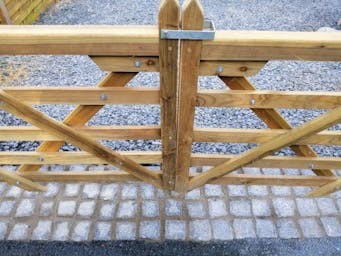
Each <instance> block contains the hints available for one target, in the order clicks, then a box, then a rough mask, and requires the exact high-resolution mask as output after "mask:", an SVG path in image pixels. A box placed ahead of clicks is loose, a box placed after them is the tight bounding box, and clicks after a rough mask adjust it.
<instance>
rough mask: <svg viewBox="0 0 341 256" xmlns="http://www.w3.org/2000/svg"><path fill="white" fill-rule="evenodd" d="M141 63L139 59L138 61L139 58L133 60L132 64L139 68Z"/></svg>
mask: <svg viewBox="0 0 341 256" xmlns="http://www.w3.org/2000/svg"><path fill="white" fill-rule="evenodd" d="M141 65H142V63H141V61H139V60H135V61H134V66H135V68H140V67H141Z"/></svg>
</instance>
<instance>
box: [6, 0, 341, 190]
mask: <svg viewBox="0 0 341 256" xmlns="http://www.w3.org/2000/svg"><path fill="white" fill-rule="evenodd" d="M180 13H181V19H180ZM203 24H204V13H203V8H202V6H201V3H200V1H199V0H186V1H185V3H184V5H183V8H182V11H181V12H180V6H179V4H178V1H177V0H163V1H161V4H160V10H159V27H158V34H155V30H153V29H152V28H150V27H140V28H139V27H136V28H135V27H130V28H129V27H128V29H127V28H123V27H117V28H115V29H113V30H109V29H108V27H106V28H104V27H93V28H91V27H88V28H77V29H78V33H79V34H77V33H75V31H76V30H77V29H75V28H70V29H69V28H67V27H58V26H57V27H55V26H50V27H48V29H46V26H45V27H39V26H38V27H35V28H34V27H30V26H25V30H24V29H23V27H21V26H16V27H14V26H8V27H3V28H0V32H3V33H0V54H86V55H89V56H90V58H91V59H92V60H93V61H94V62H95V63H96V64H97V65H98V66H99V67H100V68H101V69H102V70H107V71H109V72H110V73H109V74H108V75H107V76H106V77H105V78H104V79H103V80H102V81H101V82H100V83H99V84H98V86H97V88H93V89H84V88H83V89H74V91H72V89H70V90H67V91H68V93H70V95H73V96H76V95H77V97H73V96H72V97H68V96H66V95H65V97H61V96H60V95H61V94H62V93H63V92H62V89H63V88H60V89H56V91H55V92H54V94H53V89H51V88H35V89H32V88H28V89H27V88H24V89H17V88H14V89H13V88H4V89H1V90H0V103H1V104H0V108H2V109H4V110H6V111H7V112H9V113H12V114H14V115H16V116H18V117H20V118H22V119H23V120H25V121H27V122H29V123H31V124H33V125H35V126H36V127H38V128H40V130H39V129H37V128H34V129H32V128H22V127H21V128H20V127H19V128H17V130H16V131H14V130H15V129H13V128H12V129H9V128H8V127H7V130H6V127H5V128H0V138H1V136H3V137H6V135H8V136H9V137H11V136H12V137H14V138H21V137H25V136H28V137H29V136H30V134H31V135H32V137H34V136H36V137H37V136H39V135H44V136H45V137H48V138H49V140H47V141H45V142H43V143H42V144H41V145H40V146H39V148H38V149H37V151H36V153H29V152H26V153H25V154H20V153H14V154H11V153H0V164H1V162H2V161H3V162H6V161H7V163H10V162H11V161H12V162H14V163H18V162H20V163H22V165H21V166H20V167H19V168H18V170H17V171H16V172H10V171H6V170H0V177H1V178H2V179H3V180H4V181H6V182H8V183H9V184H13V185H15V186H19V187H21V188H24V189H27V190H33V191H45V190H46V187H44V186H41V185H40V184H38V183H37V182H47V181H58V182H86V181H92V182H95V181H98V182H113V181H129V180H134V181H135V180H142V181H144V182H147V183H150V184H153V185H155V186H156V187H159V188H163V189H166V190H175V191H177V192H180V193H184V192H186V191H188V190H191V189H194V188H196V187H198V186H201V185H204V184H207V183H213V184H247V185H249V184H252V185H288V186H297V185H302V186H318V187H319V188H318V189H316V190H315V191H312V192H311V193H310V194H309V195H311V196H322V195H326V194H328V193H331V192H333V191H335V190H337V189H340V186H341V178H339V177H337V176H336V175H335V173H334V172H333V171H331V170H330V168H329V166H332V167H334V166H337V167H338V166H339V165H340V164H341V158H336V160H335V159H332V158H327V159H323V158H321V157H318V156H317V154H316V153H315V152H314V151H313V149H312V148H311V147H310V146H308V144H309V143H311V142H314V143H319V144H323V145H329V144H331V143H339V144H341V139H340V138H341V133H340V132H338V131H336V132H321V131H322V130H324V129H326V128H329V127H331V126H332V125H334V124H337V123H339V122H340V121H341V93H336V92H335V93H323V92H302V93H299V92H283V93H280V92H272V91H270V92H269V91H266V92H264V91H257V90H256V87H255V86H254V85H252V84H251V82H250V81H249V80H247V78H246V76H248V75H254V74H256V73H257V72H258V71H259V70H260V69H261V68H262V67H263V66H264V65H265V64H266V62H267V61H268V60H271V59H273V58H274V57H276V58H275V59H304V60H339V61H340V60H341V36H340V35H338V34H336V33H330V36H329V37H328V36H326V35H329V34H326V33H324V38H321V39H320V38H318V37H317V36H314V35H313V34H311V33H304V32H303V33H297V36H296V35H295V37H294V38H291V37H290V36H289V35H291V36H293V35H294V33H290V32H262V33H261V35H263V36H264V37H265V38H266V36H268V37H270V39H269V40H268V41H266V39H264V40H263V41H262V37H261V36H259V33H258V32H249V33H248V34H243V33H240V34H239V33H238V31H217V36H219V37H218V38H216V39H215V40H213V41H210V42H206V41H205V42H203V41H200V40H199V41H198V40H170V39H161V38H160V31H161V30H162V29H179V28H181V29H183V30H202V28H203ZM39 28H40V29H41V31H38V30H37V29H39ZM66 28H67V29H66ZM11 29H12V30H11ZM97 30H100V31H101V32H102V34H99V32H98V31H97ZM30 33H31V34H30ZM226 33H228V35H229V36H226ZM27 35H29V36H27ZM272 35H273V36H274V38H273V39H272V38H271V36H272ZM275 35H276V36H275ZM257 36H258V37H257ZM326 37H327V39H326ZM2 38H4V39H6V40H7V41H1V40H2ZM230 38H232V39H230ZM317 38H318V39H317ZM65 40H68V42H69V43H68V45H66V44H65V42H66V41H65ZM264 41H266V42H264ZM77 44H78V45H79V46H81V47H80V48H79V49H76V47H75V45H77ZM8 46H11V47H10V48H8ZM132 56H133V57H132ZM142 71H159V72H160V90H159V91H157V90H153V89H151V90H148V89H135V88H134V89H131V88H123V87H124V86H125V85H126V84H127V83H128V82H129V81H130V80H132V79H133V78H134V76H135V75H136V74H137V73H138V72H142ZM199 75H216V76H219V77H220V78H221V80H222V81H223V82H224V83H225V84H226V86H227V87H229V88H230V89H231V90H229V91H223V92H221V91H198V88H197V84H198V77H199ZM57 94H60V95H59V96H58V95H57ZM90 94H91V95H90ZM118 94H120V95H123V96H122V97H121V98H120V97H116V98H113V97H112V96H113V95H118ZM80 95H82V96H80ZM137 95H142V96H141V98H137ZM96 97H97V98H96ZM228 97H229V99H230V100H226V98H228ZM30 101H31V103H46V102H49V103H51V102H53V103H63V102H64V101H65V102H70V101H72V102H80V103H79V104H80V105H79V106H78V107H77V108H75V109H74V110H73V111H72V112H71V113H70V114H69V116H68V117H67V118H66V119H65V120H64V121H63V122H57V121H55V120H53V119H52V118H50V117H48V116H46V115H44V114H42V113H41V112H39V111H37V110H35V109H34V108H33V107H31V106H30V105H29V103H30ZM122 102H123V103H136V102H139V103H142V104H143V103H150V104H153V103H155V102H159V103H160V106H161V127H158V126H153V127H152V126H149V127H141V128H139V127H123V128H117V127H116V128H115V127H95V128H91V127H87V126H86V123H87V122H88V121H89V120H90V119H91V118H92V117H93V116H94V115H95V114H96V113H98V111H100V110H101V109H102V108H103V106H104V105H105V104H110V103H115V104H116V103H117V104H120V103H122ZM196 106H206V107H210V106H224V107H226V106H237V107H246V108H249V109H251V110H252V111H253V112H254V113H255V114H256V115H257V116H258V117H259V118H260V119H261V120H263V121H264V122H265V123H266V124H267V125H268V127H269V128H270V130H262V131H260V132H261V133H262V134H260V135H259V134H258V135H257V133H259V131H244V130H242V129H235V130H232V129H230V130H229V129H221V130H214V129H198V128H194V114H195V107H196ZM274 106H275V107H281V106H288V107H292V108H295V107H303V108H311V107H317V108H328V109H333V110H331V111H329V112H327V113H325V114H323V115H321V116H320V117H318V118H316V119H314V120H312V121H309V122H307V123H305V124H303V125H302V126H299V127H296V128H293V127H291V126H290V124H289V123H288V122H287V121H286V120H285V119H284V118H283V117H282V116H281V115H280V113H279V112H278V111H276V109H275V108H274ZM96 129H97V130H96ZM11 132H12V134H11ZM15 132H16V133H15ZM111 132H114V133H115V134H112V133H111ZM23 133H26V135H24V134H23ZM103 134H104V135H103ZM245 134H247V136H249V137H248V138H246V139H245V140H246V141H247V140H248V139H250V140H257V142H258V143H257V144H260V145H259V146H258V147H256V148H254V149H251V150H249V151H247V152H245V153H243V154H240V155H239V156H228V155H227V156H226V155H209V154H207V155H205V154H192V150H191V146H192V142H193V141H198V138H199V140H200V139H201V140H203V141H212V142H217V141H219V139H221V137H225V138H226V139H225V140H227V141H228V140H229V139H231V138H232V137H233V136H236V137H238V138H236V139H239V140H242V138H241V137H243V135H245ZM96 136H97V137H96ZM106 136H107V137H109V136H111V137H110V138H131V137H133V138H152V139H157V138H160V139H161V141H162V145H163V147H162V152H160V153H158V152H156V153H153V152H149V153H148V152H145V153H143V152H128V153H123V152H120V153H118V152H114V151H112V150H110V149H108V148H106V147H104V146H102V145H101V144H100V143H98V142H96V139H98V138H103V137H105V138H106ZM255 136H258V137H255ZM334 141H335V142H334ZM65 142H69V143H71V144H73V145H75V146H78V147H80V148H81V149H83V150H84V152H81V153H74V154H73V156H76V155H77V156H79V157H80V160H81V161H83V162H87V161H88V162H91V161H93V162H97V163H106V164H111V165H114V166H117V167H119V168H120V169H122V170H124V171H125V172H116V171H112V172H107V171H103V172H94V173H86V172H72V173H53V172H40V171H39V169H40V168H41V166H42V165H43V164H49V163H52V162H53V161H54V162H56V161H57V162H61V163H69V162H72V161H78V159H77V160H72V159H71V157H70V155H68V154H64V155H63V154H62V153H60V152H57V151H58V150H59V149H60V148H61V146H63V144H64V143H65ZM285 146H290V147H291V149H292V150H293V151H294V152H295V153H296V154H297V155H298V157H291V158H290V157H289V158H285V157H284V158H283V157H274V156H270V157H268V155H270V154H272V153H274V152H275V151H277V150H279V149H281V148H283V147H285ZM1 158H2V159H3V160H1ZM285 159H287V162H286V160H285ZM25 161H26V162H25ZM155 162H161V163H162V171H161V172H155V171H151V170H148V169H147V168H145V167H144V166H142V165H141V164H142V163H155ZM274 163H277V164H281V166H287V165H289V164H292V163H295V164H297V165H298V164H301V165H302V166H307V165H308V166H307V167H311V168H310V169H312V170H313V171H314V173H315V174H316V175H317V176H286V175H248V174H231V172H233V171H235V170H237V169H238V168H241V167H243V166H249V165H259V166H261V167H264V166H267V165H268V166H273V165H274ZM266 164H267V165H266ZM193 165H199V166H200V165H212V166H215V167H213V168H212V169H211V170H208V171H206V172H204V173H201V174H195V175H192V174H190V172H189V170H190V167H191V166H193ZM327 166H328V167H327ZM340 166H341V165H340Z"/></svg>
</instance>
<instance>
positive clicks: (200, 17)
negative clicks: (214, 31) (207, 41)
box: [181, 0, 204, 30]
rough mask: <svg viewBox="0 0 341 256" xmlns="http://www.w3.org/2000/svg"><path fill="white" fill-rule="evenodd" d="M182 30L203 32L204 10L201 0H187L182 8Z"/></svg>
mask: <svg viewBox="0 0 341 256" xmlns="http://www.w3.org/2000/svg"><path fill="white" fill-rule="evenodd" d="M181 23H182V29H195V30H201V29H202V28H203V26H204V8H203V7H202V5H201V3H200V0H186V1H185V2H184V4H183V6H182V17H181Z"/></svg>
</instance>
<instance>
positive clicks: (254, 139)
mask: <svg viewBox="0 0 341 256" xmlns="http://www.w3.org/2000/svg"><path fill="white" fill-rule="evenodd" d="M77 130H79V131H82V132H85V133H86V134H87V135H89V136H91V137H93V138H95V139H100V140H146V139H160V138H161V130H160V126H89V127H77ZM286 131H287V130H281V129H275V130H271V129H224V128H195V129H194V133H193V140H194V141H197V142H229V143H256V144H260V143H264V142H265V141H267V140H271V139H273V138H274V137H275V136H277V135H280V134H283V133H285V132H286ZM57 139H58V138H57V137H55V136H53V135H51V134H50V133H48V132H46V131H43V130H41V129H39V128H36V127H32V126H0V140H2V141H21V140H24V141H40V140H48V141H54V140H57ZM306 144H316V145H341V131H323V132H320V133H318V134H316V135H313V136H311V137H309V138H304V139H302V140H301V141H299V142H298V143H297V145H306Z"/></svg>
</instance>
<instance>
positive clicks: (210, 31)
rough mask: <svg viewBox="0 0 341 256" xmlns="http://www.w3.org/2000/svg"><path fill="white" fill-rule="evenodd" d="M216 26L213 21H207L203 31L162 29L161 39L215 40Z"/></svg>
mask: <svg viewBox="0 0 341 256" xmlns="http://www.w3.org/2000/svg"><path fill="white" fill-rule="evenodd" d="M215 31H216V29H215V25H214V22H213V21H212V20H209V19H205V21H204V29H203V30H181V29H180V30H171V29H162V30H161V39H178V40H179V39H180V40H213V39H214V36H215Z"/></svg>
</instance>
